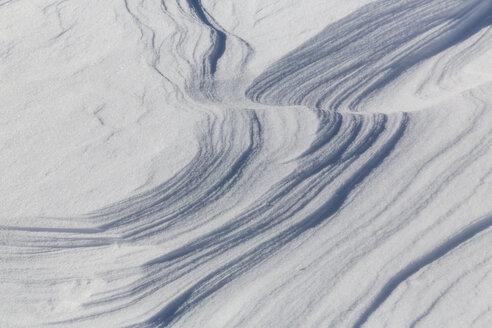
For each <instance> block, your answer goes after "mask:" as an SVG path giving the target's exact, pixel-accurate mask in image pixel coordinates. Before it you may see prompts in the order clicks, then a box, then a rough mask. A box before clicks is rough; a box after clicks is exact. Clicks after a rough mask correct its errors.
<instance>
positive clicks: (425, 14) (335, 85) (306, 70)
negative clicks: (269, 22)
mask: <svg viewBox="0 0 492 328" xmlns="http://www.w3.org/2000/svg"><path fill="white" fill-rule="evenodd" d="M491 13H492V3H491V2H490V1H481V0H473V1H456V0H435V1H424V0H420V1H397V2H395V1H391V0H383V1H377V2H374V3H371V4H368V5H366V6H364V7H362V8H361V9H358V10H357V11H355V12H354V13H352V14H350V15H349V16H347V17H345V18H344V19H342V20H340V21H339V22H337V23H334V24H332V25H329V26H328V27H326V28H325V29H324V30H323V31H322V32H320V33H319V34H318V35H316V36H315V37H314V38H312V39H311V40H309V41H307V42H306V43H304V44H303V45H302V46H300V47H299V48H297V49H296V50H294V51H292V52H291V53H290V54H288V55H286V56H285V57H283V58H282V59H280V60H279V61H277V62H276V63H275V64H274V65H272V66H271V67H270V68H268V69H267V70H266V71H265V72H264V73H263V74H261V75H260V76H258V77H257V78H256V79H255V80H254V81H253V83H252V85H251V86H250V87H249V88H248V90H247V91H246V96H247V97H248V98H250V99H252V100H254V101H256V102H261V103H265V104H271V105H293V104H295V105H305V106H308V107H310V108H323V109H330V110H340V109H349V110H364V109H363V107H362V106H361V105H362V103H363V102H364V100H365V99H367V98H368V97H370V96H371V95H372V94H374V93H375V92H377V91H380V90H381V89H382V88H384V87H385V86H386V85H388V84H389V83H390V82H391V81H392V80H394V79H395V78H397V77H398V76H400V75H401V74H402V73H403V72H405V71H407V70H408V69H410V68H412V67H413V66H414V65H416V64H418V63H419V62H422V61H424V60H425V59H428V58H430V57H432V56H434V55H436V54H438V53H440V52H442V51H444V50H446V49H448V48H450V47H452V46H453V45H455V44H458V43H460V42H462V41H464V40H466V39H467V38H469V37H471V36H472V35H474V34H475V33H477V32H478V31H480V30H481V29H483V28H484V27H487V26H489V25H490V24H491V15H492V14H491Z"/></svg>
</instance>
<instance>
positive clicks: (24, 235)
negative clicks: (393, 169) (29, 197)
mask: <svg viewBox="0 0 492 328" xmlns="http://www.w3.org/2000/svg"><path fill="white" fill-rule="evenodd" d="M320 115H321V117H320V120H321V122H323V125H322V126H321V127H322V128H321V129H320V130H319V131H318V133H317V137H316V142H314V143H313V144H312V146H311V147H310V148H309V149H308V150H307V151H306V152H304V153H303V154H302V155H301V156H300V158H298V160H297V161H298V163H299V164H298V167H297V168H296V169H294V170H293V171H292V173H290V174H288V175H287V176H286V177H285V178H283V179H281V180H280V181H279V182H277V183H275V184H274V185H273V186H272V187H271V188H269V189H268V190H267V191H266V193H265V194H263V195H257V196H255V199H254V201H253V202H252V203H251V204H249V205H248V206H247V207H246V208H245V209H244V210H242V211H240V212H238V213H236V214H234V215H233V216H229V217H228V218H227V220H225V221H224V215H223V213H224V212H225V211H226V210H227V207H228V205H227V203H226V202H224V199H226V200H227V199H231V198H228V197H230V196H233V195H234V194H236V193H238V192H239V193H244V192H247V191H246V190H241V185H242V188H245V187H246V188H252V187H253V186H251V185H249V186H248V184H247V181H245V180H248V179H250V177H249V175H245V174H244V170H245V169H246V167H247V165H251V166H253V167H262V166H263V167H267V166H268V165H270V163H269V162H265V163H261V160H260V159H257V158H255V157H256V156H257V154H258V153H259V151H260V150H261V145H262V141H261V140H262V138H261V123H260V120H259V118H258V116H256V114H255V113H254V112H253V111H241V112H237V116H235V115H232V117H228V118H227V119H224V121H221V122H212V123H210V126H209V127H208V128H209V129H210V130H206V131H204V134H203V142H202V143H201V146H200V151H199V153H198V154H197V156H196V158H195V159H194V160H193V161H192V162H191V163H190V164H189V165H188V166H187V167H185V168H184V169H183V171H182V172H180V173H178V174H177V175H176V176H175V177H174V178H172V179H170V180H169V181H167V182H166V183H164V184H163V185H162V186H159V187H157V188H155V189H154V190H152V191H149V192H146V193H144V194H142V195H139V196H136V197H133V198H130V199H128V200H126V201H124V202H122V203H120V204H116V205H114V206H112V207H110V208H108V209H106V210H103V211H101V212H100V213H95V214H94V215H93V217H92V219H90V221H93V222H106V223H104V224H102V225H99V226H97V228H93V229H89V228H87V229H81V228H79V229H65V230H62V229H44V230H41V229H32V228H21V227H17V228H15V229H14V228H10V229H9V231H10V232H11V233H12V232H15V233H19V236H16V237H14V238H12V242H9V243H7V245H8V247H13V250H12V252H11V254H12V256H14V254H21V253H22V252H23V249H24V248H25V247H29V248H32V247H35V248H38V249H39V248H45V249H46V250H47V252H48V253H47V254H48V256H50V257H57V255H56V253H53V252H54V250H56V249H60V248H61V249H64V252H63V255H62V257H64V256H67V253H70V252H73V253H74V254H78V255H77V256H79V257H82V258H84V257H86V256H87V258H90V256H91V255H90V254H92V253H93V252H97V249H98V248H100V249H101V251H105V249H107V248H108V247H113V245H118V247H119V248H123V249H125V248H126V247H129V248H130V249H131V248H132V245H140V244H142V243H143V244H147V243H152V244H155V245H159V244H161V243H165V242H166V241H169V240H170V239H173V238H174V239H176V237H180V239H183V240H184V242H182V245H180V246H178V247H177V248H175V249H174V250H168V251H167V252H166V253H165V254H163V255H160V256H157V254H158V252H159V249H161V247H158V246H156V249H155V250H154V251H153V252H152V255H151V254H149V256H151V257H153V259H151V260H150V259H149V260H148V261H147V262H146V263H142V266H141V268H140V269H139V268H138V266H137V268H133V269H128V270H129V272H127V273H126V275H128V276H133V277H136V278H134V279H132V281H131V283H129V284H127V285H121V282H120V281H119V280H120V279H121V278H116V277H115V275H116V276H119V275H120V274H121V273H118V272H114V270H109V271H106V272H105V271H99V272H98V276H99V277H101V278H102V279H104V280H105V281H106V282H107V285H106V286H105V290H104V292H103V293H96V294H93V295H91V296H90V297H89V298H88V299H86V300H85V302H84V305H83V307H84V308H86V310H84V311H83V313H80V314H78V315H75V316H74V317H71V318H70V319H68V318H67V319H66V320H68V321H63V322H71V323H76V322H79V321H80V320H82V321H80V322H81V324H84V322H85V321H86V320H91V321H92V320H95V322H101V323H102V322H105V321H106V320H114V317H113V316H114V315H115V313H123V312H124V313H127V314H128V313H133V319H132V320H130V319H129V318H126V319H125V321H122V322H127V323H128V322H130V321H133V320H138V318H140V320H144V319H143V318H145V316H148V315H150V314H152V315H151V317H150V318H149V319H145V320H144V322H147V323H148V324H149V325H150V326H160V325H167V324H170V323H172V322H175V321H177V320H179V318H180V317H182V316H183V315H185V314H187V313H188V312H189V311H191V310H193V308H194V307H195V306H197V305H199V304H201V302H202V301H204V300H205V299H206V298H207V297H208V296H209V295H211V294H213V293H214V292H215V291H217V290H219V289H220V287H221V286H223V285H224V284H226V283H227V282H229V281H232V280H233V279H234V278H236V277H238V276H239V275H241V274H242V273H244V272H247V271H249V270H251V269H252V268H254V267H255V266H256V265H258V264H259V263H261V262H262V261H264V260H265V259H268V258H270V257H272V256H273V255H274V254H275V253H276V252H277V251H278V250H279V249H281V248H283V247H285V246H286V245H288V244H289V243H291V242H292V241H293V240H295V239H296V238H297V237H298V236H300V235H301V234H303V233H305V232H306V231H307V230H309V229H312V228H314V227H316V226H317V225H319V224H321V223H323V222H325V221H326V220H329V218H330V217H331V216H332V215H333V214H335V213H336V212H337V210H338V209H339V208H340V207H341V206H342V204H343V203H344V201H345V199H346V197H347V196H348V194H349V193H350V192H351V191H352V190H353V188H354V186H357V185H358V184H359V183H360V182H362V181H363V180H364V178H365V177H367V176H368V175H369V174H370V172H371V171H372V170H373V169H374V168H375V167H377V166H378V165H379V164H380V163H381V162H382V161H383V160H384V158H385V157H386V156H388V154H389V153H390V152H391V150H392V149H393V148H394V146H395V145H396V143H397V142H398V140H399V139H400V138H401V136H402V135H403V133H404V131H405V127H406V124H407V120H408V118H407V116H406V115H405V114H399V115H392V116H386V115H383V114H378V115H372V116H362V115H355V114H348V113H344V114H340V113H329V112H322V113H320ZM238 118H242V120H240V119H238ZM243 121H244V122H249V123H248V124H245V126H244V127H243V126H241V123H243ZM248 133H249V137H248V138H244V137H245V135H248ZM214 137H216V138H217V139H216V140H215V141H214V140H213V139H211V138H214ZM236 138H241V139H240V140H236ZM242 142H244V145H243V147H242V148H239V149H237V148H236V147H238V146H240V145H241V143H242ZM232 147H235V148H232ZM263 160H268V157H267V158H264V159H263ZM255 161H256V162H260V163H256V164H255V163H254V162H255ZM250 174H251V173H250ZM256 183H262V181H261V180H260V181H257V182H256ZM228 195H229V196H228ZM232 199H233V198H232ZM229 207H231V206H229ZM229 210H231V208H229ZM217 220H221V221H219V222H220V224H219V225H217V226H218V228H214V229H208V230H209V232H201V231H206V230H207V229H204V228H203V225H205V224H207V225H211V224H213V223H214V221H217ZM180 234H181V236H180ZM105 235H107V236H110V237H104V236H105ZM183 236H184V237H186V238H183ZM178 239H179V238H178ZM17 247H20V248H19V249H18V248H17ZM16 249H18V250H17V251H16ZM162 251H163V250H161V251H160V252H162ZM87 253H88V254H87ZM85 254H87V255H85ZM135 255H139V256H140V254H139V253H137V254H135ZM43 256H44V255H42V254H40V255H38V259H39V260H41V259H42V258H43ZM142 259H143V258H142ZM119 260H120V261H121V259H119ZM127 261H128V262H129V263H135V261H134V260H132V258H131V256H128V257H127V258H126V259H125V260H124V262H127ZM41 262H42V263H43V262H44V265H43V266H45V265H49V261H42V260H41ZM106 265H109V266H110V267H111V265H110V263H106ZM130 267H132V266H130ZM46 269H48V268H45V270H46ZM51 270H52V269H48V271H51ZM125 271H127V270H125ZM63 274H64V275H67V276H71V275H72V274H71V273H70V272H64V273H63ZM139 276H141V277H139ZM111 281H114V283H112V282H111ZM53 283H54V284H56V282H53ZM113 284H115V286H114V287H113ZM190 284H192V285H190ZM177 286H189V287H188V288H186V289H185V290H184V291H182V292H180V293H178V294H177V295H176V294H175V293H176V291H177V290H179V289H180V288H178V287H177ZM156 298H157V299H161V300H162V299H167V300H168V302H167V303H168V305H165V306H164V307H162V306H159V305H156V303H155V299H156ZM156 306H157V307H158V308H156ZM144 309H145V313H142V314H140V316H139V315H137V314H138V313H139V312H140V311H143V310H144ZM150 309H155V310H150ZM110 318H111V319H110ZM129 320H130V321H129ZM138 322H140V323H142V321H135V323H138ZM60 323H62V322H60Z"/></svg>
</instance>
